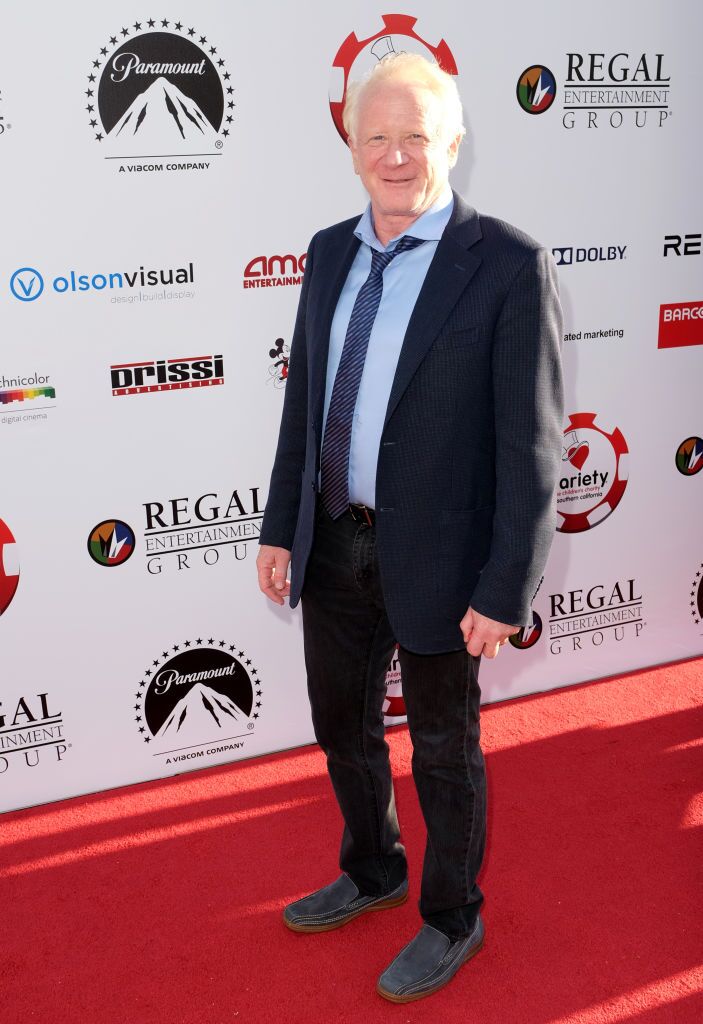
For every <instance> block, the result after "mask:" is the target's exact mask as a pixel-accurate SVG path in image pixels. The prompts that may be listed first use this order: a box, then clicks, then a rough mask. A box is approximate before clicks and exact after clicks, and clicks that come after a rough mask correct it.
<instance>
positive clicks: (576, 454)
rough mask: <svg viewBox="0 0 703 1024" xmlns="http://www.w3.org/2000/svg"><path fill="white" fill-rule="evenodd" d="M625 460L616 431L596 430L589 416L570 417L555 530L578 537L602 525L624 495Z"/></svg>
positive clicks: (592, 415)
mask: <svg viewBox="0 0 703 1024" xmlns="http://www.w3.org/2000/svg"><path fill="white" fill-rule="evenodd" d="M628 459H629V453H628V448H627V442H626V441H625V438H624V437H623V435H622V433H621V432H620V430H618V428H617V427H615V428H614V429H612V430H607V429H604V428H603V427H601V426H599V425H598V423H596V414H595V413H593V412H579V413H573V414H572V415H571V417H570V419H569V422H568V424H567V426H566V429H565V430H564V441H563V447H562V456H561V460H562V473H563V476H562V477H561V480H560V481H559V490H558V493H557V530H559V531H560V532H561V533H581V532H583V531H584V530H590V529H591V527H592V526H597V525H598V523H602V522H603V520H604V519H606V518H607V517H608V516H609V515H610V514H611V512H613V511H614V510H615V509H616V508H617V506H618V504H619V503H620V501H621V499H622V496H623V494H624V493H625V488H626V486H627V474H628Z"/></svg>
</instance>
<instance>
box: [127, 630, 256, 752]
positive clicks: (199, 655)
mask: <svg viewBox="0 0 703 1024" xmlns="http://www.w3.org/2000/svg"><path fill="white" fill-rule="evenodd" d="M261 693H262V691H261V681H260V679H259V674H258V672H257V670H256V668H254V666H253V665H252V662H251V658H248V657H247V656H246V654H245V653H244V651H241V650H238V647H237V644H231V643H227V642H226V641H224V640H215V639H214V638H213V637H210V639H208V640H204V639H203V638H202V637H198V638H197V639H196V640H185V641H183V642H182V643H180V644H174V645H173V647H171V648H169V650H166V651H162V652H161V653H160V655H158V656H157V657H156V658H154V660H153V661H152V662H151V664H150V665H149V666H148V667H147V668H146V670H145V672H144V675H143V676H142V678H141V679H140V681H139V684H138V690H137V692H136V694H135V697H136V701H135V703H134V706H133V709H134V711H135V715H134V721H135V724H136V727H137V730H138V732H139V735H140V737H141V738H142V740H143V741H144V743H149V744H152V743H153V747H152V748H151V749H152V751H153V752H154V753H155V754H156V755H160V756H164V757H166V758H167V760H166V764H171V763H177V762H181V761H183V762H185V761H193V760H196V759H201V758H207V757H208V756H212V755H217V754H228V755H230V752H231V751H237V750H241V749H242V748H243V746H244V744H245V742H246V741H247V739H249V738H250V737H251V736H252V735H253V733H254V731H255V730H256V727H257V724H258V721H259V718H260V716H261V707H262V701H261ZM229 759H231V757H230V756H228V757H227V758H226V760H229ZM220 760H222V758H220Z"/></svg>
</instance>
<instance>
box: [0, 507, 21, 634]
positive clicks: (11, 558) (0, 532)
mask: <svg viewBox="0 0 703 1024" xmlns="http://www.w3.org/2000/svg"><path fill="white" fill-rule="evenodd" d="M19 581H20V558H19V551H18V548H17V544H16V542H15V538H14V537H13V536H12V530H11V529H10V527H9V526H8V525H7V523H6V522H5V521H4V520H3V519H0V615H2V614H3V612H6V611H7V609H8V608H9V607H10V603H11V601H12V598H13V597H14V596H15V593H16V591H17V586H18V584H19Z"/></svg>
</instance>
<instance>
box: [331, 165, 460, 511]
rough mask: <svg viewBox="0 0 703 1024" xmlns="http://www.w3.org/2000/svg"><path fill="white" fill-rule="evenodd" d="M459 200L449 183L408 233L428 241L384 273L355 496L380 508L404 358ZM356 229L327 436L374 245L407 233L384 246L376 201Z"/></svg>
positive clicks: (337, 321)
mask: <svg viewBox="0 0 703 1024" xmlns="http://www.w3.org/2000/svg"><path fill="white" fill-rule="evenodd" d="M453 205H454V197H453V196H452V190H451V189H450V188H449V186H448V185H447V187H446V189H445V190H444V191H443V192H442V194H441V195H440V196H439V198H438V199H437V200H436V201H435V202H434V203H433V205H432V206H431V207H430V208H429V209H428V210H426V211H425V213H423V214H422V216H421V217H418V219H417V220H416V221H415V222H414V223H413V224H411V225H410V227H409V228H408V229H407V231H404V232H403V233H402V235H412V237H413V238H423V239H426V241H425V242H424V244H423V245H418V246H417V248H415V249H411V250H410V251H409V252H403V253H400V255H398V256H396V258H395V259H394V260H393V261H392V262H391V263H389V265H388V266H387V267H386V269H385V270H384V272H383V295H382V296H381V304H380V305H379V307H378V313H377V314H376V319H375V321H374V324H373V327H372V329H371V337H370V338H369V347H368V350H367V352H366V360H365V362H364V371H363V374H362V377H361V384H360V385H359V394H358V396H357V399H356V407H355V409H354V421H353V424H352V437H351V451H350V453H349V500H350V501H351V502H353V503H354V504H359V505H368V507H369V508H375V507H376V466H377V463H378V450H379V447H380V444H381V434H382V432H383V422H384V420H385V418H386V408H387V406H388V399H389V397H390V393H391V387H392V385H393V378H394V377H395V370H396V366H397V365H398V357H399V356H400V350H401V348H402V345H403V339H404V337H405V332H406V330H407V327H408V323H409V322H410V316H411V314H412V311H413V309H414V307H415V303H416V302H417V297H418V295H419V294H420V289H421V288H422V285H423V283H424V280H425V277H426V275H427V271H428V269H429V266H430V263H431V262H432V257H433V256H434V254H435V250H436V249H437V243H438V242H439V240H440V238H441V237H442V232H443V231H444V229H445V227H446V226H447V223H448V221H449V218H450V216H451V213H452V208H453ZM354 234H355V235H356V236H357V238H360V239H361V245H360V246H359V251H358V252H357V254H356V257H355V258H354V262H353V263H352V265H351V269H350V271H349V274H348V276H347V280H346V282H345V283H344V287H343V288H342V292H341V295H340V296H339V301H338V303H337V308H336V310H335V313H334V318H333V320H332V328H331V330H330V347H329V356H328V360H327V383H326V388H325V408H324V418H323V427H322V436H323V438H324V436H325V435H324V428H325V425H326V423H327V412H328V410H329V406H330V399H331V397H332V387H333V385H334V378H335V376H336V374H337V368H338V367H339V361H340V359H341V358H342V349H343V347H344V339H345V338H346V334H347V328H348V326H349V320H350V318H351V314H352V309H353V308H354V302H355V300H356V296H357V294H358V292H359V290H360V288H361V286H362V285H363V283H364V281H365V280H366V278H367V277H368V276H369V273H370V271H371V249H372V248H374V249H378V250H379V252H385V251H387V250H391V249H393V248H395V244H396V242H397V241H398V239H399V238H402V235H398V236H397V237H396V238H392V239H391V240H390V242H389V243H388V245H387V246H383V245H381V243H380V242H379V240H378V238H377V237H376V232H375V231H374V227H373V218H372V216H371V206H370V204H369V206H367V207H366V210H365V211H364V213H363V215H362V217H361V219H360V221H359V223H358V224H357V226H356V229H355V231H354Z"/></svg>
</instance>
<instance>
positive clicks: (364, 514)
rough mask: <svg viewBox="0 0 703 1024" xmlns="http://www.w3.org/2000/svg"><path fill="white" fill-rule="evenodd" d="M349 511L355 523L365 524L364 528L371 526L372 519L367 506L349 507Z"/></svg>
mask: <svg viewBox="0 0 703 1024" xmlns="http://www.w3.org/2000/svg"><path fill="white" fill-rule="evenodd" d="M349 511H350V512H351V514H352V519H353V520H354V522H356V523H365V524H366V526H373V519H372V518H371V509H370V508H369V507H368V506H367V505H352V504H350V505H349Z"/></svg>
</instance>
